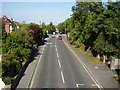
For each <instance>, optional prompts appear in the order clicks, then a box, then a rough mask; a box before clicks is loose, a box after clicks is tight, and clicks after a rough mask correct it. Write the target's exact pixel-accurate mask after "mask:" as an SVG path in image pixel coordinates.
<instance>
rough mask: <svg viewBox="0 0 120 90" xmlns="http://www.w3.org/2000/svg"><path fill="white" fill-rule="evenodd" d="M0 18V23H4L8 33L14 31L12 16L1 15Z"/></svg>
mask: <svg viewBox="0 0 120 90" xmlns="http://www.w3.org/2000/svg"><path fill="white" fill-rule="evenodd" d="M1 19H2V23H3V24H4V25H5V30H6V32H7V33H8V34H9V33H11V32H12V31H14V29H15V26H16V24H15V23H16V22H15V21H13V19H12V18H10V19H8V18H7V17H6V16H3V17H2V18H1Z"/></svg>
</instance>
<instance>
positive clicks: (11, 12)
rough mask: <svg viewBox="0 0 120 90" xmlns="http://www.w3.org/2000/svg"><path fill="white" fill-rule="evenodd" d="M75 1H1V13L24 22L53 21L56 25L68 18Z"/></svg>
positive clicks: (46, 22) (47, 22)
mask: <svg viewBox="0 0 120 90" xmlns="http://www.w3.org/2000/svg"><path fill="white" fill-rule="evenodd" d="M74 5H75V2H3V3H2V15H6V16H7V17H8V18H11V17H12V18H13V20H14V21H18V22H20V23H21V22H22V21H26V23H30V22H33V23H37V24H40V22H44V23H45V24H49V23H50V22H53V24H54V25H57V24H58V23H60V22H63V21H64V20H65V19H67V18H69V17H70V15H71V14H72V11H71V10H72V9H71V8H72V6H74Z"/></svg>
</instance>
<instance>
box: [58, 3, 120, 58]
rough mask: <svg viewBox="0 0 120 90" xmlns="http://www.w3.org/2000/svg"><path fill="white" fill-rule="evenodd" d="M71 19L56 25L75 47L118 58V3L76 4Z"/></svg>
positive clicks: (119, 12) (119, 51)
mask: <svg viewBox="0 0 120 90" xmlns="http://www.w3.org/2000/svg"><path fill="white" fill-rule="evenodd" d="M72 11H73V14H72V17H71V18H68V19H67V20H65V21H64V22H62V23H60V24H58V26H57V27H58V29H59V30H60V31H65V29H66V30H67V35H68V38H69V40H70V41H71V42H72V44H74V45H75V46H77V47H79V46H80V44H81V43H82V44H84V45H85V46H86V47H88V48H89V47H90V48H91V50H95V51H96V52H97V53H99V54H100V55H107V56H108V57H110V56H115V57H116V56H117V57H118V56H119V58H120V47H119V46H120V25H119V24H120V2H109V3H107V4H106V5H103V3H102V2H76V6H73V7H72Z"/></svg>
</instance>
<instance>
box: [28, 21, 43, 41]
mask: <svg viewBox="0 0 120 90" xmlns="http://www.w3.org/2000/svg"><path fill="white" fill-rule="evenodd" d="M28 29H29V30H30V31H29V32H30V33H31V35H32V36H33V37H34V38H33V39H34V40H35V42H36V43H40V41H41V39H42V37H43V33H42V29H41V28H40V27H39V25H37V24H34V23H30V25H29V27H28Z"/></svg>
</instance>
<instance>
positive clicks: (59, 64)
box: [58, 59, 61, 68]
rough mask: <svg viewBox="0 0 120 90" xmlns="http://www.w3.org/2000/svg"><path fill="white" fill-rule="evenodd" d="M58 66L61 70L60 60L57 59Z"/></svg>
mask: <svg viewBox="0 0 120 90" xmlns="http://www.w3.org/2000/svg"><path fill="white" fill-rule="evenodd" d="M58 64H59V67H60V68H61V63H60V60H59V59H58Z"/></svg>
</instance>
